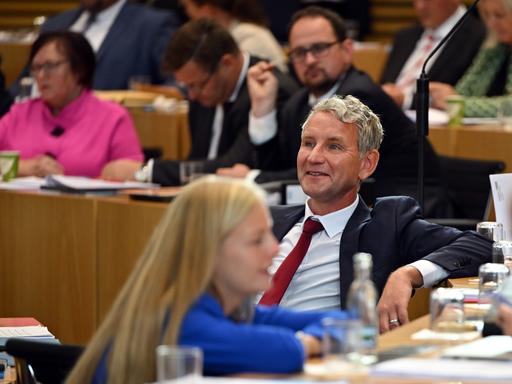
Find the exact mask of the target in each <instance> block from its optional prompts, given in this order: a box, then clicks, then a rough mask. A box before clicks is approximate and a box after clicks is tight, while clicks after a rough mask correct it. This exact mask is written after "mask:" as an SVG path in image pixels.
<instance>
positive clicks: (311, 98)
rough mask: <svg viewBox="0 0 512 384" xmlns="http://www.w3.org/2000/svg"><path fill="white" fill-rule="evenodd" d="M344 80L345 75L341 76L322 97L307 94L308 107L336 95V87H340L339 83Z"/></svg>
mask: <svg viewBox="0 0 512 384" xmlns="http://www.w3.org/2000/svg"><path fill="white" fill-rule="evenodd" d="M344 78H345V74H343V75H341V76H340V78H339V79H338V81H337V82H336V84H334V85H333V86H332V88H331V89H329V90H328V91H327V92H326V93H324V94H323V95H322V96H318V97H316V96H315V95H313V94H312V93H310V94H309V98H308V103H309V105H310V106H312V107H313V106H314V105H315V104H316V103H318V102H319V101H321V100H325V99H328V98H329V97H331V96H334V94H335V93H336V91H337V90H338V87H339V86H340V84H341V82H342V81H343V79H344Z"/></svg>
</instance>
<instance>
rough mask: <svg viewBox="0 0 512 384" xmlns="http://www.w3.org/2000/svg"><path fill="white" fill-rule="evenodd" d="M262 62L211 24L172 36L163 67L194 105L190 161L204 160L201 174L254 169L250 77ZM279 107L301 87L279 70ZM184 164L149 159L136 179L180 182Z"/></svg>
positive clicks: (198, 24) (196, 25) (197, 25)
mask: <svg viewBox="0 0 512 384" xmlns="http://www.w3.org/2000/svg"><path fill="white" fill-rule="evenodd" d="M258 61H259V59H258V58H254V57H250V56H249V55H248V54H246V53H244V52H241V51H240V50H239V48H238V46H237V45H236V42H235V41H234V40H233V38H232V37H231V35H230V33H229V32H228V31H227V30H226V29H224V28H223V27H221V26H220V25H219V24H217V23H216V22H214V21H212V20H204V19H201V20H194V21H190V22H188V23H187V24H185V25H184V26H183V27H181V28H180V29H179V30H178V31H176V33H175V34H174V35H173V37H172V38H171V41H170V42H169V46H168V48H167V52H166V55H165V64H166V66H167V69H168V70H169V71H170V72H171V73H172V75H173V76H174V78H175V80H176V81H177V82H178V83H181V85H182V86H183V87H185V88H186V89H187V94H188V98H189V101H190V107H189V128H190V138H191V151H190V155H189V160H202V164H203V167H202V168H203V169H202V171H203V172H214V171H215V170H216V169H217V168H218V167H227V166H231V165H233V164H235V163H243V164H246V165H247V166H249V167H251V166H253V165H254V157H255V154H254V150H253V147H252V145H251V143H250V140H249V135H248V131H247V125H248V116H249V110H250V108H251V103H250V98H249V94H248V91H247V85H246V76H247V71H248V69H249V66H251V65H254V64H256V63H257V62H258ZM274 73H275V76H276V77H275V78H276V89H275V91H276V99H277V105H280V104H281V103H284V101H285V100H287V99H288V98H289V97H290V96H291V95H292V94H293V93H294V92H295V91H297V89H298V88H297V85H296V84H295V83H294V82H293V80H292V79H291V78H289V77H288V76H286V75H284V74H282V73H280V72H279V71H277V70H276V71H275V72H274ZM179 169H180V163H179V162H178V161H170V160H161V161H160V160H155V161H150V162H149V163H148V165H147V166H145V167H143V169H142V172H139V173H138V174H137V175H136V178H137V179H138V180H152V181H153V182H156V183H159V184H162V185H177V184H179V183H180V172H179Z"/></svg>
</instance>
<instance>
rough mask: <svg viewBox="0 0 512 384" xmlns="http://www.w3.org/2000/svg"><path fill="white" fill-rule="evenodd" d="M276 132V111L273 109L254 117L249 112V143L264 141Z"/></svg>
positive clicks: (258, 143) (256, 143)
mask: <svg viewBox="0 0 512 384" xmlns="http://www.w3.org/2000/svg"><path fill="white" fill-rule="evenodd" d="M276 134H277V113H276V110H275V109H274V110H273V111H272V112H270V113H269V114H267V115H264V116H262V117H254V116H253V114H252V111H251V112H249V137H250V138H251V143H253V144H254V145H260V144H263V143H266V142H267V141H269V140H270V139H272V138H273V137H274V136H275V135H276Z"/></svg>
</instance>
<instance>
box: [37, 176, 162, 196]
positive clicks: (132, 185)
mask: <svg viewBox="0 0 512 384" xmlns="http://www.w3.org/2000/svg"><path fill="white" fill-rule="evenodd" d="M158 187H159V185H158V184H151V183H139V182H135V181H123V182H120V181H108V180H100V179H91V178H88V177H80V176H62V175H49V176H46V178H45V180H44V184H43V186H42V188H43V189H53V190H58V191H63V192H75V193H87V192H109V191H110V192H115V191H119V190H122V189H140V188H143V189H148V188H158Z"/></svg>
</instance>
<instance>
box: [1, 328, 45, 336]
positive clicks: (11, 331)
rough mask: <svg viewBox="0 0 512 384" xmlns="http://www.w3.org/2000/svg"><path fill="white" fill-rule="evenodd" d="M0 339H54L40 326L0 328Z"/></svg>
mask: <svg viewBox="0 0 512 384" xmlns="http://www.w3.org/2000/svg"><path fill="white" fill-rule="evenodd" d="M0 337H54V336H53V335H52V334H51V333H50V331H48V328H46V327H42V326H40V325H33V326H27V327H0Z"/></svg>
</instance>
